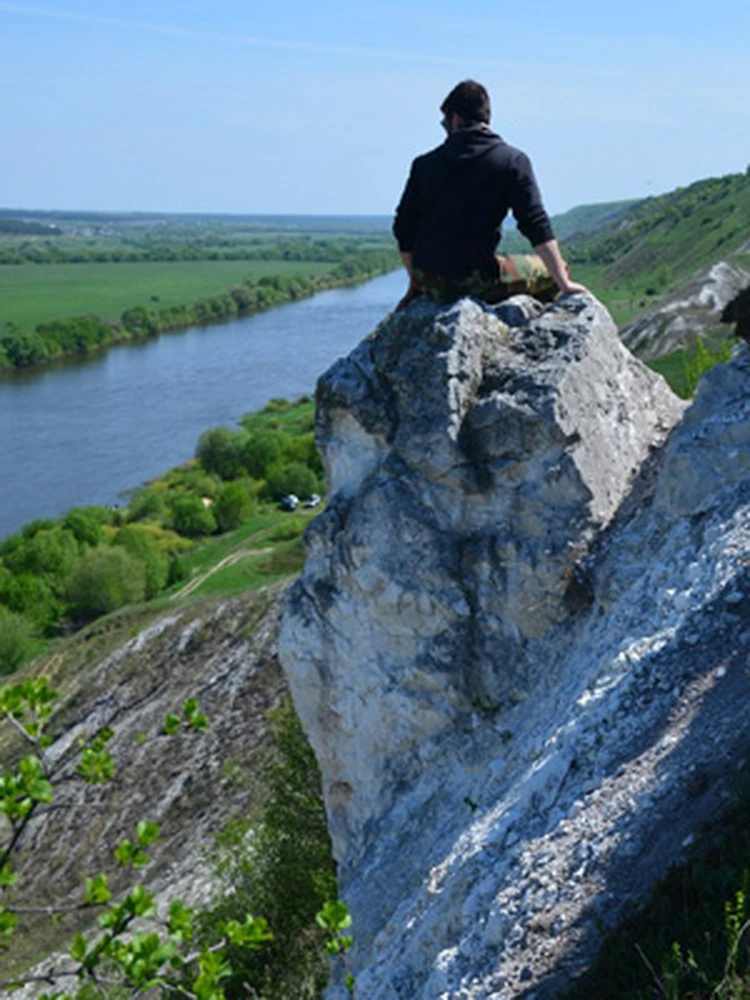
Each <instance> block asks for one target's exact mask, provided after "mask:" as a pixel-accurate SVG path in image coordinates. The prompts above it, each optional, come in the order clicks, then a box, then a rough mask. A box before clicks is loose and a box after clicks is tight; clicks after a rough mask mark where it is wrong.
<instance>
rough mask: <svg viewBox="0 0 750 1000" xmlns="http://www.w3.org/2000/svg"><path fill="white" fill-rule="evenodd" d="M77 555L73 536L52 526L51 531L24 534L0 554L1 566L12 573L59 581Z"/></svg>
mask: <svg viewBox="0 0 750 1000" xmlns="http://www.w3.org/2000/svg"><path fill="white" fill-rule="evenodd" d="M16 537H18V536H16ZM78 555H79V546H78V542H77V541H76V538H75V535H74V534H73V532H72V531H69V530H67V529H66V528H64V527H60V526H59V525H57V524H55V523H54V522H53V523H52V527H49V528H48V527H46V526H45V527H43V528H41V529H40V530H38V531H36V532H35V533H33V534H31V533H29V534H28V535H27V533H26V532H24V534H23V535H22V536H21V538H20V539H19V540H18V541H17V542H15V543H13V544H12V545H9V547H8V549H7V550H6V551H4V553H3V562H4V563H5V565H6V566H7V567H8V569H10V570H12V571H13V572H14V573H32V574H35V575H38V576H50V577H57V578H62V577H63V576H66V575H67V573H68V572H69V571H70V569H71V567H72V565H73V563H74V562H75V560H76V559H77V557H78Z"/></svg>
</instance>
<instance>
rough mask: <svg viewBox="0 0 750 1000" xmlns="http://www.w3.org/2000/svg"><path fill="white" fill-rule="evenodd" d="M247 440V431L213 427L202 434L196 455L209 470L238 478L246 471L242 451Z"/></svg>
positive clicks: (225, 476)
mask: <svg viewBox="0 0 750 1000" xmlns="http://www.w3.org/2000/svg"><path fill="white" fill-rule="evenodd" d="M246 441H247V434H246V432H245V431H230V430H229V428H228V427H213V428H211V430H208V431H205V432H204V433H203V434H201V436H200V438H199V439H198V446H197V448H196V450H195V457H196V458H197V459H198V460H199V462H200V463H201V465H202V466H203V468H204V469H206V470H207V471H208V472H214V473H215V474H216V475H217V476H220V477H221V478H222V479H237V477H238V476H241V475H242V473H243V471H244V465H243V457H242V451H243V448H244V446H245V444H246Z"/></svg>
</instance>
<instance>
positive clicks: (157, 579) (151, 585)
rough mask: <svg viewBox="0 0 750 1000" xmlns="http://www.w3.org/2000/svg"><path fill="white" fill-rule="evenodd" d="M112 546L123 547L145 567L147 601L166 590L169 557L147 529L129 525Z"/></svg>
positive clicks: (115, 538) (117, 535)
mask: <svg viewBox="0 0 750 1000" xmlns="http://www.w3.org/2000/svg"><path fill="white" fill-rule="evenodd" d="M112 544H113V545H120V546H122V548H123V549H125V551H126V552H129V553H130V555H131V556H133V557H134V558H135V559H137V560H138V562H139V563H141V565H142V566H143V571H144V579H145V596H146V598H147V599H149V598H151V597H156V595H157V594H158V593H159V592H160V591H162V590H164V588H165V587H166V585H167V578H168V576H169V557H168V556H167V554H166V553H165V552H162V550H161V549H160V548H159V545H158V544H157V542H156V541H155V539H154V537H153V535H151V534H150V533H149V532H148V530H147V529H146V528H144V527H142V526H141V525H138V524H128V525H126V526H125V527H124V528H121V529H120V530H119V531H118V532H117V534H116V535H115V537H114V540H113V543H112Z"/></svg>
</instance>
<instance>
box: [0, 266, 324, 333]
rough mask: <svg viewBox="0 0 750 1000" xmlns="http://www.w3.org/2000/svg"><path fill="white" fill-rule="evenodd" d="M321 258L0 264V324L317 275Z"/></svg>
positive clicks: (109, 312) (109, 313)
mask: <svg viewBox="0 0 750 1000" xmlns="http://www.w3.org/2000/svg"><path fill="white" fill-rule="evenodd" d="M331 266H332V265H331V264H328V263H325V262H323V261H286V260H251V261H248V260H222V261H213V260H203V261H159V262H154V263H133V264H129V263H120V264H115V263H112V264H54V265H49V264H10V265H7V264H6V265H4V266H0V328H2V327H3V325H4V324H5V323H9V322H12V323H17V324H18V325H19V326H20V327H22V328H24V329H29V328H32V327H34V326H36V324H37V323H44V322H47V321H50V320H54V319H60V318H65V317H68V316H78V315H81V314H83V313H97V314H98V315H99V316H101V317H102V318H104V319H109V318H114V317H117V316H119V315H120V314H121V313H122V312H123V311H124V310H125V309H130V308H132V307H133V306H137V305H145V306H150V305H152V304H154V302H155V301H157V299H158V304H159V305H160V306H172V305H174V306H177V305H183V304H187V303H192V302H196V301H197V300H198V299H201V298H204V297H205V296H208V295H216V294H218V293H220V292H224V291H226V289H227V288H229V287H230V286H231V285H233V284H235V283H236V282H240V281H242V280H244V279H247V278H260V277H263V275H273V274H281V275H316V274H323V273H325V272H326V271H329V270H330V269H331Z"/></svg>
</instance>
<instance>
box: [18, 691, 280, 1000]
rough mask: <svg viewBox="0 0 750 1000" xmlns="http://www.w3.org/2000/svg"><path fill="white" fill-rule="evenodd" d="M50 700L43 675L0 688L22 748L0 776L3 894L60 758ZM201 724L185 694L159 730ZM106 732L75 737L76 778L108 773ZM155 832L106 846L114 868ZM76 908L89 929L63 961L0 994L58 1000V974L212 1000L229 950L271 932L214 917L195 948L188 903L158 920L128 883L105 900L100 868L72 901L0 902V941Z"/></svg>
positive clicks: (139, 857) (129, 860)
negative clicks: (27, 922)
mask: <svg viewBox="0 0 750 1000" xmlns="http://www.w3.org/2000/svg"><path fill="white" fill-rule="evenodd" d="M56 698H57V693H56V692H55V691H54V690H52V688H51V687H50V686H49V683H48V681H47V680H46V679H45V678H42V679H38V680H27V681H23V682H22V683H19V684H15V685H5V686H4V687H2V688H0V715H1V716H2V717H4V718H5V719H6V720H7V721H8V722H9V723H10V724H11V725H12V726H14V727H15V729H16V730H17V732H18V733H19V734H20V735H21V737H22V738H23V741H24V743H25V744H26V746H27V747H29V748H30V752H28V753H26V754H25V756H23V757H21V759H20V760H19V762H18V763H17V765H16V766H15V767H13V768H10V769H6V770H5V771H4V772H3V773H2V775H0V814H2V815H3V816H4V817H5V820H6V826H7V828H8V836H7V838H6V840H5V842H4V843H2V844H1V845H0V893H2V894H3V895H4V894H6V893H8V892H9V891H10V890H11V889H13V888H15V887H16V886H17V884H18V881H19V876H18V873H17V872H16V871H15V870H14V868H13V856H14V854H15V853H16V852H17V850H18V847H19V844H20V843H21V840H22V838H23V836H24V834H25V833H26V832H27V830H28V829H29V825H30V823H31V822H32V820H33V819H34V818H35V817H36V816H38V815H39V814H40V811H41V810H42V809H43V808H44V807H45V806H48V805H49V804H50V803H52V802H53V799H54V795H55V793H54V786H53V779H54V777H55V775H56V774H57V773H58V772H59V770H60V768H61V767H62V766H63V764H65V763H69V761H68V760H67V759H65V758H64V757H63V758H62V759H60V760H57V761H54V760H53V759H52V758H51V757H50V756H49V754H48V753H47V750H48V748H49V746H50V743H51V740H50V738H49V736H48V735H47V734H46V732H45V727H46V724H47V722H48V720H49V718H50V715H51V713H52V709H53V706H54V703H55V700H56ZM207 725H208V720H207V719H206V716H205V715H204V714H203V713H202V712H201V710H200V706H199V704H198V702H197V700H196V699H195V698H190V699H188V700H187V701H186V702H185V704H184V705H183V708H182V713H181V714H176V713H175V714H170V715H168V716H167V718H166V719H165V721H164V728H163V733H164V734H166V735H177V734H178V733H181V732H186V731H187V732H197V733H200V732H203V731H205V729H206V728H207ZM112 735H113V733H112V730H110V729H105V730H102V731H101V732H99V733H98V734H97V735H96V736H95V737H94V738H93V739H91V740H88V741H85V740H84V741H81V742H80V744H79V747H78V748H77V752H78V764H77V767H76V773H77V776H78V778H79V779H80V780H81V781H84V782H86V783H88V784H100V783H102V782H108V781H111V780H112V779H113V778H114V776H115V764H114V760H113V758H112V755H111V753H110V750H109V749H108V744H109V742H110V740H111V738H112ZM158 836H159V826H158V824H156V823H152V822H148V821H145V820H140V821H139V822H138V823H137V824H136V827H135V835H134V839H132V840H131V839H127V838H126V839H124V840H122V841H121V842H120V843H119V844H118V845H117V846H116V847H115V850H114V856H115V859H116V861H117V862H118V864H119V865H120V866H121V868H125V869H127V868H131V869H139V868H143V867H145V866H146V865H147V864H148V863H149V861H150V857H149V854H148V853H147V851H148V848H149V847H150V846H151V845H152V844H153V843H154V842H155V841H156V839H157V838H158ZM15 895H17V893H16V894H15ZM6 898H7V897H6ZM0 899H2V895H0ZM86 910H93V911H98V912H99V918H98V925H99V930H98V931H96V932H94V933H93V934H89V935H86V934H84V933H81V932H79V933H77V934H76V935H75V937H74V939H73V941H72V943H71V945H70V948H69V951H68V955H69V958H70V959H71V960H72V964H68V965H67V966H66V967H65V968H59V969H58V968H53V969H51V970H49V971H47V972H45V973H42V974H40V975H36V976H35V975H29V976H23V975H22V976H19V977H16V978H13V979H9V980H6V981H4V982H0V990H2V991H3V992H7V991H11V990H13V989H16V988H18V987H20V986H24V985H27V984H30V983H45V984H46V985H49V986H51V987H52V988H53V990H54V992H52V993H48V994H42V997H43V998H44V1000H67V998H69V997H70V996H71V994H70V993H67V992H63V991H61V990H59V989H58V986H59V985H60V983H61V982H62V981H65V980H73V981H74V988H75V990H76V993H77V992H78V991H79V990H80V989H81V988H83V987H84V986H85V985H86V984H87V983H88V984H90V985H92V986H93V987H95V988H96V989H97V991H102V989H103V988H107V987H117V988H118V989H123V988H124V989H127V990H128V992H129V993H130V995H131V996H138V995H140V994H143V993H145V992H147V991H149V990H153V989H154V988H158V989H159V990H160V991H163V992H165V993H167V992H168V993H170V994H176V995H178V996H184V997H186V998H190V1000H221V998H222V997H223V991H222V983H223V982H224V980H225V979H226V978H227V977H228V976H229V975H230V974H231V971H232V969H231V965H230V964H229V963H228V962H227V951H228V949H229V947H230V946H231V947H234V948H242V949H249V950H254V949H259V948H261V947H262V946H263V945H264V944H265V943H266V942H267V941H269V940H270V939H271V937H272V935H271V932H270V931H269V929H268V925H267V922H266V921H265V920H264V919H263V918H261V917H253V916H251V915H249V914H245V915H244V919H242V920H227V921H225V922H223V923H222V924H221V926H220V927H219V928H218V940H217V941H215V942H214V943H212V945H211V946H210V947H195V946H194V936H195V911H194V910H193V909H191V908H190V907H187V906H185V905H184V904H183V903H182V902H181V901H180V900H179V899H174V900H172V901H171V902H170V904H169V907H168V913H167V915H166V917H165V919H164V920H161V921H158V919H157V911H156V904H155V900H154V897H153V895H152V894H151V893H150V892H149V891H148V890H147V889H146V888H145V887H144V886H143V885H141V884H139V883H136V884H134V885H132V886H130V887H129V888H128V889H127V890H126V891H125V892H124V893H122V894H121V896H120V897H119V898H115V897H114V894H113V892H112V890H111V888H110V886H109V882H108V879H107V876H106V875H105V874H102V873H100V874H98V875H94V876H91V877H88V878H86V880H85V886H84V891H83V894H82V898H81V899H80V900H79V901H78V902H76V903H72V904H68V905H62V906H45V907H38V906H33V905H27V904H26V903H25V902H24V903H23V904H20V905H19V904H16V903H14V902H9V903H8V904H7V905H6V904H5V901H3V902H0V941H2V940H3V939H4V940H5V942H6V943H5V944H2V943H0V948H2V947H7V946H8V945H7V942H8V940H9V939H10V938H12V936H13V934H14V933H15V932H16V929H17V928H18V926H19V920H20V918H21V917H22V916H23V915H24V914H29V913H37V914H39V913H42V914H44V915H47V916H50V917H55V916H58V915H60V914H64V913H72V912H81V911H86ZM142 921H149V922H152V923H154V922H156V924H157V927H158V929H151V927H150V928H149V929H145V930H144V929H141V928H140V922H142Z"/></svg>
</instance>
